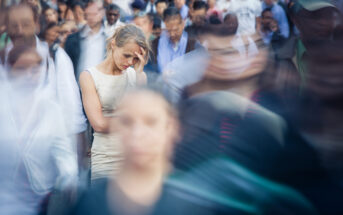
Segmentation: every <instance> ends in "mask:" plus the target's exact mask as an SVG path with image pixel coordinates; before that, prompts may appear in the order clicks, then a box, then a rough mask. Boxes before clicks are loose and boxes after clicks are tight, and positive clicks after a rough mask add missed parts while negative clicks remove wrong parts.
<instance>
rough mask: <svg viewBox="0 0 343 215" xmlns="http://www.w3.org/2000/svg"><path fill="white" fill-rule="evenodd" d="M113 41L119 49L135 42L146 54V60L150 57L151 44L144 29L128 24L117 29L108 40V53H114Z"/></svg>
mask: <svg viewBox="0 0 343 215" xmlns="http://www.w3.org/2000/svg"><path fill="white" fill-rule="evenodd" d="M112 41H114V44H115V45H116V46H117V47H123V46H124V45H125V44H127V43H128V42H130V41H134V42H135V43H136V44H137V45H138V46H140V47H142V48H143V49H144V51H145V52H146V55H145V59H146V60H147V59H148V57H149V51H150V43H149V41H148V39H147V38H146V37H145V34H144V33H143V31H142V29H140V28H139V27H137V26H136V25H133V24H127V25H124V26H121V27H119V28H117V29H116V31H115V32H114V34H113V36H112V37H110V38H109V39H107V52H110V51H112V49H113V47H112Z"/></svg>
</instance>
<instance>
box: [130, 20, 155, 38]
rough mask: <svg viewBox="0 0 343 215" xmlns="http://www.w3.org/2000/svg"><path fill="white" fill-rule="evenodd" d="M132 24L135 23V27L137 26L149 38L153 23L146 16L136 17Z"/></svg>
mask: <svg viewBox="0 0 343 215" xmlns="http://www.w3.org/2000/svg"><path fill="white" fill-rule="evenodd" d="M133 22H134V23H135V25H137V26H138V27H140V28H141V29H142V30H143V32H144V34H145V36H147V37H149V36H150V34H151V32H152V27H153V23H152V22H151V21H150V20H149V18H148V17H147V16H143V17H136V18H135V19H134V20H133Z"/></svg>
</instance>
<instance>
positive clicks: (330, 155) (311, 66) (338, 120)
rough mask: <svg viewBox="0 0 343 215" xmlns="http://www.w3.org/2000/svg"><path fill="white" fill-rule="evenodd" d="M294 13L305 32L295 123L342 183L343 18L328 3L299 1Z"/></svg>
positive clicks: (300, 45) (299, 56)
mask: <svg viewBox="0 0 343 215" xmlns="http://www.w3.org/2000/svg"><path fill="white" fill-rule="evenodd" d="M290 11H291V17H292V19H293V21H294V23H295V25H296V26H297V28H298V29H299V31H300V38H299V40H298V43H297V64H298V70H299V73H300V76H301V85H300V89H301V91H300V93H301V94H300V95H298V97H296V99H297V101H298V106H296V107H294V117H293V122H294V124H295V125H296V126H298V127H299V130H301V132H302V135H303V136H304V137H305V138H306V139H307V140H308V141H309V142H310V143H311V144H312V145H313V146H314V147H315V148H316V149H317V151H318V153H319V154H320V156H321V161H322V164H323V166H325V167H326V168H327V169H329V170H330V172H332V176H333V177H334V178H335V179H336V180H337V181H340V183H342V178H343V175H342V170H343V160H342V155H343V145H342V140H343V135H342V128H343V124H342V119H343V112H342V98H343V88H342V86H343V85H342V83H343V76H342V73H341V71H342V66H343V64H342V62H343V61H342V56H343V55H342V47H343V37H339V36H338V37H336V34H335V32H337V30H339V26H340V25H342V20H343V18H342V13H341V12H340V11H339V10H338V9H337V7H336V6H335V5H334V4H332V3H330V2H329V1H325V0H309V1H300V0H299V1H294V2H292V3H291V4H290ZM314 116H315V117H314Z"/></svg>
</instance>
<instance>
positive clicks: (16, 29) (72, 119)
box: [4, 4, 87, 148]
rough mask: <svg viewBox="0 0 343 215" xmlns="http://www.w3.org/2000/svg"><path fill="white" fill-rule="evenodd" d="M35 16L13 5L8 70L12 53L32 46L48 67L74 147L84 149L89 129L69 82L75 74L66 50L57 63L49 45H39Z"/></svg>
mask: <svg viewBox="0 0 343 215" xmlns="http://www.w3.org/2000/svg"><path fill="white" fill-rule="evenodd" d="M36 15H37V14H36V13H35V12H34V10H32V8H31V7H30V6H28V5H25V4H19V5H14V6H12V7H11V8H10V9H9V11H8V18H7V20H8V23H7V31H8V35H9V36H10V38H11V41H12V43H11V44H9V45H8V46H7V47H6V49H5V50H4V65H5V68H7V67H8V66H9V61H8V60H9V53H10V51H11V50H12V49H13V48H14V47H16V46H20V45H25V46H29V47H32V48H33V49H35V50H36V51H37V52H38V53H39V55H40V57H41V59H42V64H44V65H47V69H48V72H47V74H48V75H47V78H48V79H49V81H50V85H49V86H50V87H51V90H52V91H53V93H54V95H55V98H56V99H57V100H58V103H59V104H60V105H61V108H62V111H63V115H64V118H65V119H68V123H67V124H66V126H67V128H66V129H67V132H68V134H69V135H70V137H71V138H72V140H73V144H77V146H78V147H80V148H83V146H84V144H85V143H84V137H83V136H84V131H85V130H86V127H87V125H86V119H85V116H84V114H83V112H82V105H81V100H80V96H79V93H78V92H77V91H78V88H77V87H76V86H75V84H76V83H75V79H72V78H69V77H70V74H73V73H74V72H73V67H72V65H71V64H70V59H69V57H68V56H67V55H66V53H65V52H64V50H63V49H60V50H59V53H58V55H59V56H60V57H59V59H58V60H57V61H55V62H54V61H53V59H52V58H51V57H50V53H49V45H48V44H47V43H45V42H43V41H40V40H39V39H38V37H37V36H36V35H35V29H36V25H37V17H36ZM55 33H56V32H55ZM54 35H56V34H54ZM54 35H53V37H54ZM68 65H69V67H68ZM5 76H6V74H5Z"/></svg>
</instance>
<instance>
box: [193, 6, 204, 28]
mask: <svg viewBox="0 0 343 215" xmlns="http://www.w3.org/2000/svg"><path fill="white" fill-rule="evenodd" d="M191 20H192V22H193V23H194V24H196V25H202V24H204V23H205V20H206V9H200V10H193V11H192V13H191Z"/></svg>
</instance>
